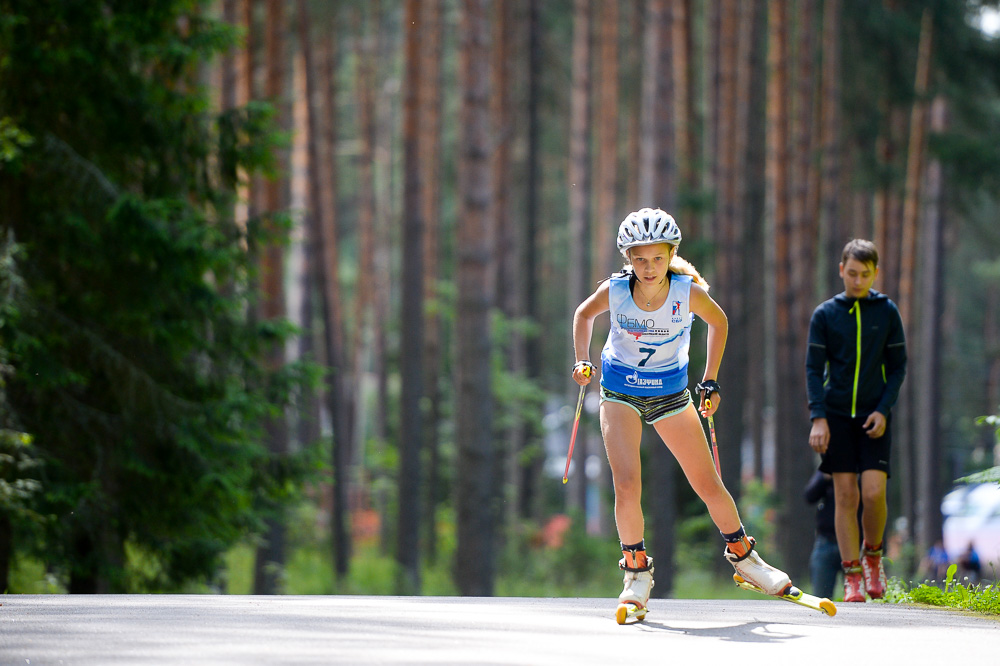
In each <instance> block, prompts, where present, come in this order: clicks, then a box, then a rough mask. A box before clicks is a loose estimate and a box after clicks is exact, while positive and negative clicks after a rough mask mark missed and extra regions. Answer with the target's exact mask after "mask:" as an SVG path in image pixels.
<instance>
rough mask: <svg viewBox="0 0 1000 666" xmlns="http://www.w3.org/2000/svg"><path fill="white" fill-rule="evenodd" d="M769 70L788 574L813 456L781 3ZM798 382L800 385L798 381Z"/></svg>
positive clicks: (797, 551)
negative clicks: (807, 434)
mask: <svg viewBox="0 0 1000 666" xmlns="http://www.w3.org/2000/svg"><path fill="white" fill-rule="evenodd" d="M769 10H770V13H769V18H770V24H769V32H770V38H769V41H770V49H769V71H770V81H769V83H768V105H769V112H768V169H767V171H768V197H769V201H770V203H769V206H768V208H769V211H770V215H769V217H770V218H771V219H772V220H773V232H774V235H773V237H772V238H773V244H774V253H775V254H774V263H773V265H774V267H775V284H774V298H775V305H774V312H775V318H774V322H775V331H774V338H775V341H776V345H775V356H774V362H775V363H776V368H775V380H776V383H775V386H774V387H775V393H774V396H775V415H776V451H775V484H776V488H777V491H778V496H779V498H780V501H781V505H780V507H779V509H778V520H777V531H776V537H777V543H776V545H777V546H778V548H779V550H780V552H781V554H782V555H783V559H784V562H785V566H786V571H787V572H788V573H789V575H791V576H792V578H793V579H795V578H802V577H804V575H805V574H806V572H807V570H808V568H807V564H808V560H809V551H810V548H811V541H810V540H809V539H803V538H802V535H803V534H811V533H812V531H813V525H812V520H811V516H810V514H809V512H808V511H803V510H802V508H801V503H802V499H801V492H802V487H803V485H804V484H805V482H806V481H807V480H808V478H809V474H810V471H811V467H812V457H811V456H810V455H809V451H808V447H807V442H806V440H805V438H804V436H802V432H803V428H804V426H803V420H802V419H803V417H802V414H801V409H802V402H801V396H802V395H804V392H805V387H804V377H803V375H804V373H803V370H802V354H801V353H799V351H798V349H797V347H796V335H795V330H794V329H795V326H796V325H797V324H798V322H795V321H793V316H794V312H795V285H794V283H793V282H792V277H793V274H794V273H793V271H794V262H795V259H796V257H795V256H794V254H793V249H794V246H793V245H792V243H791V242H790V239H791V238H792V235H793V230H792V229H791V222H792V218H791V210H790V206H789V202H790V199H791V192H790V179H789V175H790V174H789V170H790V167H791V165H792V162H791V155H790V154H789V146H790V143H789V140H790V131H789V127H790V118H791V115H790V109H789V103H788V101H789V99H791V94H790V93H791V87H790V83H789V72H788V67H789V62H790V59H789V49H788V35H789V33H790V21H789V19H788V15H787V7H786V5H785V4H784V3H772V4H771V5H770V6H769ZM800 385H801V387H800Z"/></svg>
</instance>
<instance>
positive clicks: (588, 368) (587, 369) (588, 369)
mask: <svg viewBox="0 0 1000 666" xmlns="http://www.w3.org/2000/svg"><path fill="white" fill-rule="evenodd" d="M581 368H582V369H583V374H585V375H586V376H588V377H589V376H591V375H592V374H594V364H593V363H591V362H590V361H577V362H576V363H574V364H573V372H576V371H577V370H579V369H581Z"/></svg>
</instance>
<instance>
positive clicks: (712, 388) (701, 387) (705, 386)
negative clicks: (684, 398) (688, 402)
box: [695, 379, 722, 398]
mask: <svg viewBox="0 0 1000 666" xmlns="http://www.w3.org/2000/svg"><path fill="white" fill-rule="evenodd" d="M695 388H696V389H697V390H698V392H699V393H702V397H704V398H708V397H711V395H712V394H713V393H718V394H719V395H722V387H721V386H719V382H717V381H715V380H714V379H706V380H705V381H703V382H701V383H700V384H698V386H696V387H695Z"/></svg>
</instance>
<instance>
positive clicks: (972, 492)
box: [941, 483, 1000, 578]
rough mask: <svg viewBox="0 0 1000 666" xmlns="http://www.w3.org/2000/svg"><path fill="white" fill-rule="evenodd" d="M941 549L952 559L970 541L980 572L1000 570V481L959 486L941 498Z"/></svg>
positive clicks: (962, 550)
mask: <svg viewBox="0 0 1000 666" xmlns="http://www.w3.org/2000/svg"><path fill="white" fill-rule="evenodd" d="M941 513H942V514H944V528H943V530H942V531H943V535H942V536H943V537H944V549H945V550H946V551H948V557H949V558H950V559H951V560H952V561H953V562H954V561H957V560H958V558H959V556H961V554H962V553H963V552H965V549H966V548H968V546H969V543H970V542H971V543H972V544H973V547H974V548H975V549H976V552H977V553H978V554H979V562H980V563H981V565H982V571H983V576H984V577H988V578H992V577H993V576H994V575H996V574H995V573H994V571H997V572H1000V484H997V483H980V484H978V485H974V486H959V487H958V488H956V489H955V490H952V491H951V492H950V493H948V494H947V495H945V496H944V499H943V500H942V501H941Z"/></svg>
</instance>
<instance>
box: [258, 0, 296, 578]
mask: <svg viewBox="0 0 1000 666" xmlns="http://www.w3.org/2000/svg"><path fill="white" fill-rule="evenodd" d="M267 26H268V31H267V42H266V49H267V90H266V94H267V97H268V98H269V99H270V100H271V101H272V103H274V104H275V105H276V107H277V109H278V124H279V126H281V127H283V128H284V127H286V126H287V125H288V123H289V122H290V119H289V113H288V111H287V103H286V100H285V67H286V57H285V55H286V54H285V34H284V33H285V30H286V24H285V15H284V11H283V4H282V3H281V2H279V1H278V0H268V3H267ZM276 161H277V163H278V173H284V172H285V171H286V170H285V168H284V165H285V164H287V156H286V155H285V154H284V151H283V150H282V152H281V154H279V156H278V159H277V160H276ZM285 186H286V181H285V179H284V178H278V177H276V178H274V179H272V180H270V181H268V182H267V183H266V184H265V185H264V202H263V204H264V210H265V211H266V212H267V213H269V214H275V213H277V212H279V211H281V210H282V209H284V208H285V206H286V203H287V201H286V195H285ZM263 250H264V251H263V255H262V256H261V261H262V265H261V271H260V272H261V287H262V290H263V300H262V303H261V310H260V316H261V318H262V319H263V320H265V321H269V320H274V319H277V318H279V317H284V316H285V294H284V285H283V282H284V249H283V248H282V247H281V246H273V245H272V246H269V247H267V248H264V249H263ZM268 363H269V364H270V365H271V366H272V367H278V366H280V365H282V364H283V363H284V347H283V345H279V344H275V345H273V346H272V349H271V351H270V352H269V355H268ZM265 429H266V432H267V441H268V448H269V449H270V450H271V453H272V454H273V455H275V456H282V455H285V454H286V453H287V452H288V426H287V423H286V422H285V419H284V416H283V415H282V416H277V417H274V418H271V419H270V420H269V421H268V423H267V424H266V426H265ZM285 529H286V527H285V524H284V516H283V515H278V516H277V517H274V518H270V519H268V521H267V534H266V535H265V536H264V543H263V545H261V546H260V547H258V549H257V558H256V560H255V567H254V593H255V594H277V593H278V592H280V585H281V570H282V569H283V568H284V565H285Z"/></svg>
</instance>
